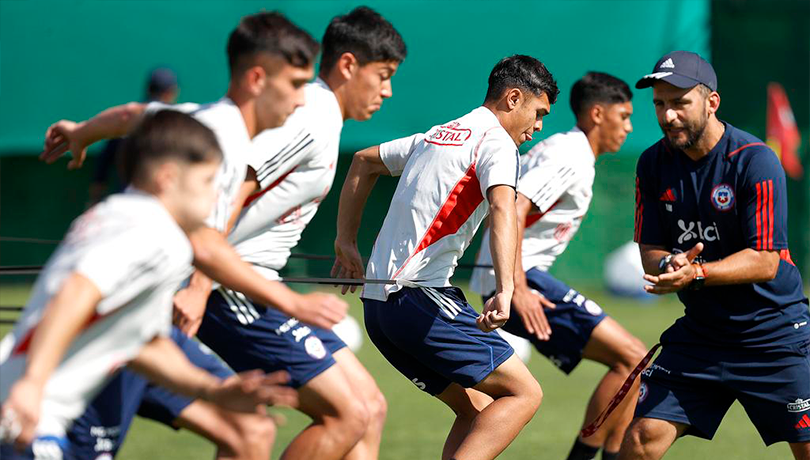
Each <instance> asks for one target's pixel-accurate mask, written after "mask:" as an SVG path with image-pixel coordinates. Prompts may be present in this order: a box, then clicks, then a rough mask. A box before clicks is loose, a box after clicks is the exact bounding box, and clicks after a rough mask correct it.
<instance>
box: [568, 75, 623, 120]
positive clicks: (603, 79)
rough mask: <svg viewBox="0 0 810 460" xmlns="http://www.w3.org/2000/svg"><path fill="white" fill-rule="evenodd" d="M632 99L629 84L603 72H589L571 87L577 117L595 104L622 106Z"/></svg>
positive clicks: (572, 102)
mask: <svg viewBox="0 0 810 460" xmlns="http://www.w3.org/2000/svg"><path fill="white" fill-rule="evenodd" d="M632 99H633V92H632V91H630V87H629V86H628V85H627V83H625V82H624V81H623V80H621V79H619V78H616V77H614V76H613V75H609V74H606V73H603V72H588V73H586V74H585V76H584V77H582V78H580V79H579V80H577V82H576V83H574V86H573V87H571V110H573V111H574V115H575V116H577V117H579V116H580V114H582V113H584V112H585V111H586V110H588V109H589V108H590V107H592V106H593V105H594V104H621V103H624V102H630V100H632Z"/></svg>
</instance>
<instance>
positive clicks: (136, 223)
mask: <svg viewBox="0 0 810 460" xmlns="http://www.w3.org/2000/svg"><path fill="white" fill-rule="evenodd" d="M191 259H192V251H191V244H190V243H189V241H188V238H187V237H186V235H185V233H183V231H182V230H181V229H180V227H178V226H177V223H176V222H175V221H174V219H173V218H172V217H171V215H169V213H168V211H166V208H164V207H163V205H162V204H161V203H160V202H159V201H158V200H157V199H156V198H155V197H154V196H152V195H148V194H145V193H142V192H138V191H135V190H133V189H128V190H127V192H125V193H122V194H116V195H112V196H110V197H109V198H107V199H106V200H105V201H103V202H101V203H99V204H98V205H96V206H94V207H93V208H91V209H90V210H88V211H87V212H85V213H84V214H82V215H81V216H80V217H79V218H78V219H76V220H75V221H74V222H73V224H72V226H71V228H70V230H69V232H68V234H67V235H66V237H65V239H64V240H63V242H62V243H61V244H60V246H59V247H58V248H57V249H56V252H55V253H54V254H53V255H52V256H51V258H50V259H49V260H48V263H47V265H46V266H45V268H44V269H43V271H42V273H41V274H40V275H39V277H38V278H37V281H36V284H35V285H34V288H33V293H32V294H31V297H30V300H29V301H28V304H27V305H26V307H25V309H24V310H23V312H22V315H21V316H20V319H19V320H18V321H17V324H16V326H15V327H14V329H13V330H12V331H11V332H10V333H9V334H7V335H6V336H5V337H4V338H3V340H2V341H1V342H0V402H2V401H5V399H6V398H7V397H8V394H9V390H10V387H11V386H12V385H13V384H14V382H16V381H17V380H18V379H19V378H20V377H21V376H22V375H23V373H24V370H25V363H26V359H27V352H28V349H29V346H30V344H31V339H32V337H33V334H34V331H35V330H36V328H37V325H38V324H39V323H40V321H41V320H42V315H43V313H44V312H45V309H46V307H47V305H48V303H49V302H50V301H51V299H52V298H53V297H54V296H55V295H56V294H57V293H58V292H59V290H60V289H61V287H62V285H63V283H64V282H65V280H66V279H67V278H68V277H69V276H70V275H72V274H73V273H78V274H80V275H82V276H84V277H85V278H87V279H89V280H90V281H91V282H92V283H93V284H94V285H95V286H96V287H97V288H98V289H99V291H100V292H101V294H102V296H103V298H102V300H101V301H100V302H99V303H98V305H97V306H96V310H95V312H94V315H93V316H92V318H91V320H90V321H89V322H88V323H87V324H86V325H85V326H84V328H83V329H82V330H81V332H80V333H79V335H78V336H77V337H76V339H75V340H74V341H73V342H72V343H71V344H70V346H69V348H68V350H67V353H66V354H65V355H64V357H63V358H62V361H61V362H60V363H59V365H58V367H57V368H56V369H55V371H54V373H53V374H52V375H51V377H50V379H49V380H48V383H47V384H46V386H45V390H44V394H43V400H42V406H41V415H40V421H39V425H38V426H37V430H36V431H37V435H42V436H45V435H52V436H63V435H64V434H65V430H66V429H67V428H68V427H69V426H70V424H71V422H72V421H73V420H74V419H75V418H76V417H78V416H80V415H81V414H82V413H83V412H84V410H85V407H86V406H87V404H88V403H89V402H90V401H91V400H92V399H93V397H94V396H95V394H96V393H97V392H98V391H100V390H101V388H103V386H104V385H105V383H106V382H107V381H108V380H109V378H111V377H112V375H113V373H114V372H115V371H116V370H117V369H118V368H119V367H121V366H122V365H125V364H127V362H128V361H130V360H132V359H133V358H134V357H135V356H137V354H138V353H139V351H140V350H141V348H142V347H143V346H144V344H146V343H147V342H148V341H150V340H151V339H153V338H154V337H156V336H158V335H169V333H170V328H171V314H172V298H173V296H174V293H175V291H176V290H177V288H178V286H179V285H180V283H181V281H182V280H183V278H184V277H185V276H186V274H187V271H188V267H189V264H190V263H191Z"/></svg>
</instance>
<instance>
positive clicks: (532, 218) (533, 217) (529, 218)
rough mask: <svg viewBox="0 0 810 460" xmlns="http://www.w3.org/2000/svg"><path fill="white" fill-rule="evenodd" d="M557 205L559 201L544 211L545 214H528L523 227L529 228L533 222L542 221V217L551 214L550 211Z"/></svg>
mask: <svg viewBox="0 0 810 460" xmlns="http://www.w3.org/2000/svg"><path fill="white" fill-rule="evenodd" d="M558 204H560V200H557V201H556V202H555V203H554V204H552V205H551V207H550V208H548V209H546V212H538V213H537V214H529V215H528V216H526V225H525V226H524V228H529V227H531V226H532V225H534V224H535V222H537V221H538V220H540V219H542V218H543V216H545V215H546V214H548V213H549V212H551V210H552V209H554V208H555V207H556V206H557V205H558Z"/></svg>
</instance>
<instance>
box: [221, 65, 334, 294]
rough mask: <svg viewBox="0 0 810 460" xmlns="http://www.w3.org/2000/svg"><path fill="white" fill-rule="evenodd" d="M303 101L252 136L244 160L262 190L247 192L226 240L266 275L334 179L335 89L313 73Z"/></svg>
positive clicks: (279, 263) (280, 262)
mask: <svg viewBox="0 0 810 460" xmlns="http://www.w3.org/2000/svg"><path fill="white" fill-rule="evenodd" d="M305 91H306V105H304V106H303V107H299V108H298V109H296V111H295V112H294V113H293V114H292V115H291V116H290V117H289V118H288V119H287V122H286V123H284V125H283V126H282V127H280V128H277V129H271V130H267V131H264V132H262V133H261V134H259V135H258V136H256V138H255V139H254V140H253V153H252V155H251V157H250V158H249V159H248V164H249V165H250V166H251V167H252V168H253V169H254V170H255V171H256V176H257V179H258V180H259V183H260V186H261V190H260V191H259V192H257V193H256V194H254V195H253V196H251V197H250V198H248V200H247V201H246V204H245V208H244V209H243V211H242V214H241V215H240V217H239V220H238V221H237V223H236V226H235V227H234V229H233V231H232V232H231V234H230V235H229V236H228V240H229V241H230V242H231V244H233V245H234V247H235V248H236V251H237V252H238V253H239V255H240V256H241V257H242V260H244V261H246V262H249V263H251V264H253V266H254V267H255V268H256V270H257V271H258V272H259V273H261V274H262V275H264V276H265V277H267V278H268V279H278V278H279V277H278V273H277V270H280V269H282V268H283V267H284V266H285V265H286V264H287V259H288V258H289V257H290V252H291V250H292V248H294V247H295V245H296V244H298V241H299V240H300V239H301V233H303V231H304V229H305V228H306V226H307V224H309V222H310V221H311V220H312V218H313V217H314V216H315V213H316V212H317V211H318V206H319V205H320V203H321V201H323V199H324V198H325V197H326V195H327V194H328V193H329V190H330V189H331V188H332V183H333V182H334V180H335V166H336V165H337V160H338V153H339V149H338V148H339V146H340V132H341V130H342V129H343V114H342V112H341V110H340V105H338V101H337V98H336V97H335V93H333V92H332V90H331V89H330V88H329V86H327V85H326V83H325V82H324V81H323V80H321V79H317V80H316V81H315V82H313V83H310V84H308V85H307V87H306V88H305Z"/></svg>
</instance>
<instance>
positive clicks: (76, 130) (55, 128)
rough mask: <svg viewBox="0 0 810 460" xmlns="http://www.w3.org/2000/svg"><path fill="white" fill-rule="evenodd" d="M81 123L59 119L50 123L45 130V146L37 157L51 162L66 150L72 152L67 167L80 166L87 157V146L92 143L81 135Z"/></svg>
mask: <svg viewBox="0 0 810 460" xmlns="http://www.w3.org/2000/svg"><path fill="white" fill-rule="evenodd" d="M82 125H83V124H82V123H75V122H73V121H70V120H60V121H57V122H56V123H54V124H52V125H51V126H50V127H49V128H48V131H46V132H45V146H44V148H43V149H42V153H41V154H40V155H39V159H40V160H42V161H44V162H45V163H48V164H52V163H53V162H55V161H56V160H58V159H59V157H61V156H62V155H64V154H65V153H67V152H71V153H72V154H73V159H72V160H70V162H69V163H68V169H78V168H81V167H82V164H83V163H84V159H85V158H86V157H87V147H88V146H89V145H90V144H91V143H92V142H88V140H87V139H85V138H84V137H83V136H82V129H81V128H82Z"/></svg>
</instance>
